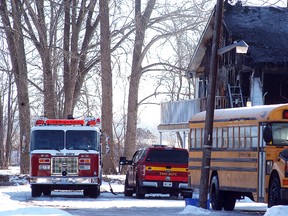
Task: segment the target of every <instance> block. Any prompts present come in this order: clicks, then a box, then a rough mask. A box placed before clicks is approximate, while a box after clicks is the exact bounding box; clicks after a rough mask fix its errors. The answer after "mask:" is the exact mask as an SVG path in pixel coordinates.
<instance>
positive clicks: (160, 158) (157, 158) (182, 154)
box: [146, 149, 188, 164]
mask: <svg viewBox="0 0 288 216" xmlns="http://www.w3.org/2000/svg"><path fill="white" fill-rule="evenodd" d="M146 161H147V162H158V163H177V164H187V163H188V152H187V151H186V150H173V149H168V150H167V149H163V150H162V149H150V151H149V153H148V155H147V157H146Z"/></svg>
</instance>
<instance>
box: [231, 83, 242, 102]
mask: <svg viewBox="0 0 288 216" xmlns="http://www.w3.org/2000/svg"><path fill="white" fill-rule="evenodd" d="M228 92H229V98H230V107H231V108H233V107H244V102H243V96H242V90H241V86H240V84H239V85H237V86H231V85H230V84H228Z"/></svg>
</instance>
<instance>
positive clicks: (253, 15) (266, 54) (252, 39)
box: [188, 1, 288, 73]
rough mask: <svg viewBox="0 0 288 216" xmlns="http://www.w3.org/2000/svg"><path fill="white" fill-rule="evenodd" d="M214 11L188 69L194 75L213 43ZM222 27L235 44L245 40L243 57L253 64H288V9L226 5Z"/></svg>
mask: <svg viewBox="0 0 288 216" xmlns="http://www.w3.org/2000/svg"><path fill="white" fill-rule="evenodd" d="M214 13H215V9H214V10H213V11H212V13H211V16H210V18H209V20H208V22H207V25H206V28H205V30H204V32H203V33H202V36H201V38H200V41H199V43H198V45H197V47H196V50H195V52H194V54H193V56H192V59H191V61H190V63H189V66H188V71H189V72H192V73H195V72H196V73H197V70H198V69H199V67H200V65H201V61H202V59H203V57H204V55H205V52H206V50H207V46H208V45H209V44H210V42H209V41H211V40H212V33H213V25H214V16H213V14H214ZM223 24H224V26H225V27H226V28H227V31H228V33H229V36H230V37H231V39H232V40H234V41H236V40H237V41H240V40H244V41H245V42H246V43H247V44H248V45H249V49H248V53H247V54H246V56H249V57H250V58H251V63H252V64H257V63H258V64H259V63H288V8H279V7H267V6H266V7H256V6H243V5H242V3H241V2H240V1H239V2H237V3H236V5H234V6H233V5H231V4H229V3H227V2H225V6H224V13H223Z"/></svg>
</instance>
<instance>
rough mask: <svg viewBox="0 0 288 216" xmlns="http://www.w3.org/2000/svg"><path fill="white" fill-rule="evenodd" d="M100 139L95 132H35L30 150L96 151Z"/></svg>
mask: <svg viewBox="0 0 288 216" xmlns="http://www.w3.org/2000/svg"><path fill="white" fill-rule="evenodd" d="M99 143H100V137H99V136H97V132H96V131H92V130H91V131H90V130H89V131H84V130H67V131H66V135H65V131H63V130H35V131H33V132H32V135H31V145H30V150H31V151H33V150H37V149H55V150H62V149H64V148H66V149H68V150H86V151H88V150H97V151H99Z"/></svg>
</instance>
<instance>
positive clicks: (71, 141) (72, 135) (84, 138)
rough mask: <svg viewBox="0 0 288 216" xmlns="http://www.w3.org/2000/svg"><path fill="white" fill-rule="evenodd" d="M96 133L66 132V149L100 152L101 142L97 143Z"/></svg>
mask: <svg viewBox="0 0 288 216" xmlns="http://www.w3.org/2000/svg"><path fill="white" fill-rule="evenodd" d="M97 140H98V137H97V132H96V131H82V130H81V131H78V130H69V131H66V148H67V149H76V150H77V149H78V150H97V151H99V142H97Z"/></svg>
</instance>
